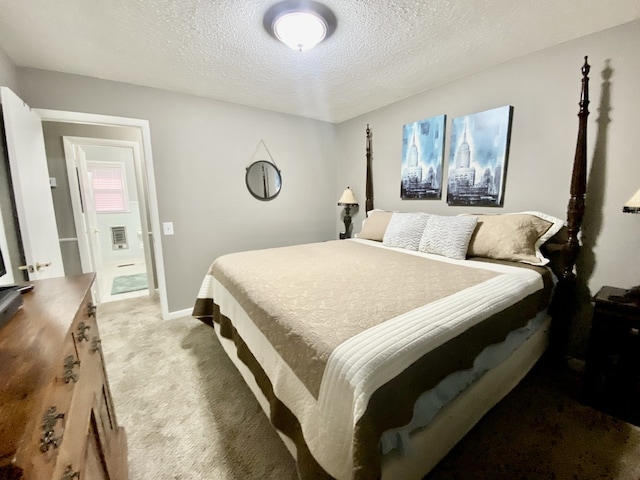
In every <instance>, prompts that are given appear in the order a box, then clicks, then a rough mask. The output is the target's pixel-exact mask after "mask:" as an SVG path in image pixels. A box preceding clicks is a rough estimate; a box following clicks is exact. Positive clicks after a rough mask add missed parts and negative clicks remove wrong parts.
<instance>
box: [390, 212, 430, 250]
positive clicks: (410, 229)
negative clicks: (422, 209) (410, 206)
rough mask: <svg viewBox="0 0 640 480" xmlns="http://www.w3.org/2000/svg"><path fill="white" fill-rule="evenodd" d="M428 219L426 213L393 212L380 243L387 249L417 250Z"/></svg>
mask: <svg viewBox="0 0 640 480" xmlns="http://www.w3.org/2000/svg"><path fill="white" fill-rule="evenodd" d="M428 218H429V215H428V214H427V213H399V212H394V213H393V215H391V220H389V225H388V226H387V231H386V232H385V233H384V238H383V239H382V243H383V244H384V245H386V246H387V247H397V248H406V249H407V250H418V246H419V245H420V239H421V238H422V232H424V227H425V226H426V225H427V219H428Z"/></svg>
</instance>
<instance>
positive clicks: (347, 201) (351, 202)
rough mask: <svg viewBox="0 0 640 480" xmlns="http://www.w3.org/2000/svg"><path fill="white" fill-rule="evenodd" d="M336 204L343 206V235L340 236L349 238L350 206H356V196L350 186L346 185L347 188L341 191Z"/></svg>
mask: <svg viewBox="0 0 640 480" xmlns="http://www.w3.org/2000/svg"><path fill="white" fill-rule="evenodd" d="M338 206H340V207H344V235H341V236H340V238H349V237H350V236H351V235H350V234H349V229H350V228H351V207H357V206H358V201H357V200H356V196H355V195H354V194H353V190H351V188H350V187H347V189H346V190H345V191H344V192H342V196H341V197H340V200H338Z"/></svg>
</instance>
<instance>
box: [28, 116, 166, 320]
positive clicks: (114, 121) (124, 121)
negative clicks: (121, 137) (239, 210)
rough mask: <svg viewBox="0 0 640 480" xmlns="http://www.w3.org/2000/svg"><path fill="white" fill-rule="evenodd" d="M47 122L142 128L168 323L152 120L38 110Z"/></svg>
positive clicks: (161, 292)
mask: <svg viewBox="0 0 640 480" xmlns="http://www.w3.org/2000/svg"><path fill="white" fill-rule="evenodd" d="M33 111H35V112H36V113H37V114H38V115H40V118H41V119H42V121H43V122H62V123H83V124H93V125H103V126H111V127H135V128H139V129H140V132H141V134H142V153H143V156H144V159H145V167H146V169H145V170H146V182H147V198H148V200H149V217H150V220H151V232H149V236H150V237H151V240H152V242H153V251H154V256H155V263H154V265H155V271H156V277H157V280H158V293H159V296H160V308H161V311H162V318H163V319H165V320H168V319H170V318H172V316H171V315H170V314H169V305H168V301H167V284H166V277H165V271H164V255H163V253H162V241H161V238H160V232H161V231H162V230H161V229H160V214H159V211H158V195H157V191H156V182H155V173H154V168H153V154H152V151H151V129H150V126H149V121H148V120H143V119H138V118H128V117H116V116H111V115H100V114H94V113H81V112H69V111H62V110H49V109H40V108H34V109H33Z"/></svg>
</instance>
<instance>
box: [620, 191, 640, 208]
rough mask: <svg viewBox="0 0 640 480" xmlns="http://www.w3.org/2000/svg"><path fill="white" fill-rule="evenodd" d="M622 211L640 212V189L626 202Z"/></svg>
mask: <svg viewBox="0 0 640 480" xmlns="http://www.w3.org/2000/svg"><path fill="white" fill-rule="evenodd" d="M622 211H623V212H625V213H640V190H638V191H637V192H636V193H635V194H634V195H633V197H631V198H630V199H629V200H627V201H626V202H625V204H624V206H623V207H622Z"/></svg>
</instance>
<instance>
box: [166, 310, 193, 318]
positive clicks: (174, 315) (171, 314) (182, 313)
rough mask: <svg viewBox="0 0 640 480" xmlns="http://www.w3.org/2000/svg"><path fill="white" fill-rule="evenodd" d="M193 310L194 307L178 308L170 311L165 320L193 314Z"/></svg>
mask: <svg viewBox="0 0 640 480" xmlns="http://www.w3.org/2000/svg"><path fill="white" fill-rule="evenodd" d="M191 312H193V309H192V308H185V309H184V310H177V311H175V312H169V313H168V314H167V315H166V317H165V318H164V319H165V320H175V319H176V318H182V317H190V316H191Z"/></svg>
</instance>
